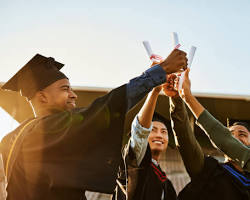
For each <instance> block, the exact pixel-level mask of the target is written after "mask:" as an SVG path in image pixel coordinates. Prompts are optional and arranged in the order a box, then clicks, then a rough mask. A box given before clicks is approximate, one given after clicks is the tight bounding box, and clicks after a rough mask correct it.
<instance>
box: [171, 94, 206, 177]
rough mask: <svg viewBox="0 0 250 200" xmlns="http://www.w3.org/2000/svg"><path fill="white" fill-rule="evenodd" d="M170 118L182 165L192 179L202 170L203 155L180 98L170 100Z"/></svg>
mask: <svg viewBox="0 0 250 200" xmlns="http://www.w3.org/2000/svg"><path fill="white" fill-rule="evenodd" d="M170 116H171V121H172V128H173V132H174V134H175V137H176V139H177V141H178V145H179V151H180V154H181V156H182V159H183V162H184V165H185V167H186V170H187V172H188V174H189V175H190V177H191V178H193V177H194V176H197V175H198V174H199V173H200V172H201V171H202V169H203V166H204V154H203V152H202V149H201V147H200V145H199V143H198V142H197V140H196V138H195V135H194V133H193V131H192V129H191V126H190V122H189V118H188V114H187V111H186V108H185V104H184V102H183V101H182V99H181V98H180V97H178V98H170ZM194 158H195V159H194ZM190 161H192V162H190Z"/></svg>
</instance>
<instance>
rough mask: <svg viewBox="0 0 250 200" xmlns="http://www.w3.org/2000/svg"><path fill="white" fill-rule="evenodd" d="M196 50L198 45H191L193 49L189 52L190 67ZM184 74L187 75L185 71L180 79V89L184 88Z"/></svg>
mask: <svg viewBox="0 0 250 200" xmlns="http://www.w3.org/2000/svg"><path fill="white" fill-rule="evenodd" d="M195 51H196V47H195V46H191V49H190V51H189V54H188V67H189V68H190V67H191V64H192V62H193V59H194V54H195ZM184 75H185V72H182V73H181V77H180V80H179V86H178V90H181V89H182V84H183V81H184Z"/></svg>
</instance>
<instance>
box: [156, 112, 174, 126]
mask: <svg viewBox="0 0 250 200" xmlns="http://www.w3.org/2000/svg"><path fill="white" fill-rule="evenodd" d="M152 121H158V122H161V123H163V124H164V125H165V126H166V127H167V128H168V126H169V123H170V122H168V121H167V120H166V118H165V117H163V116H162V115H160V114H159V113H157V112H155V113H154V115H153V119H152Z"/></svg>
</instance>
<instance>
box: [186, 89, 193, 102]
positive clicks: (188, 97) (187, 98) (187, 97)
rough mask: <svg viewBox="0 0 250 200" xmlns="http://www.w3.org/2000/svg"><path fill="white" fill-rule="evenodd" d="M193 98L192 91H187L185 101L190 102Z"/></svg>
mask: <svg viewBox="0 0 250 200" xmlns="http://www.w3.org/2000/svg"><path fill="white" fill-rule="evenodd" d="M192 98H193V95H192V93H191V91H190V92H187V93H186V94H185V96H184V99H185V102H186V103H190V101H192Z"/></svg>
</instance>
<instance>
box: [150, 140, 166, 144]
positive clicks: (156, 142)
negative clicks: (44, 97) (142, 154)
mask: <svg viewBox="0 0 250 200" xmlns="http://www.w3.org/2000/svg"><path fill="white" fill-rule="evenodd" d="M152 142H153V143H155V144H163V142H162V141H159V140H153V141H152Z"/></svg>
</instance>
